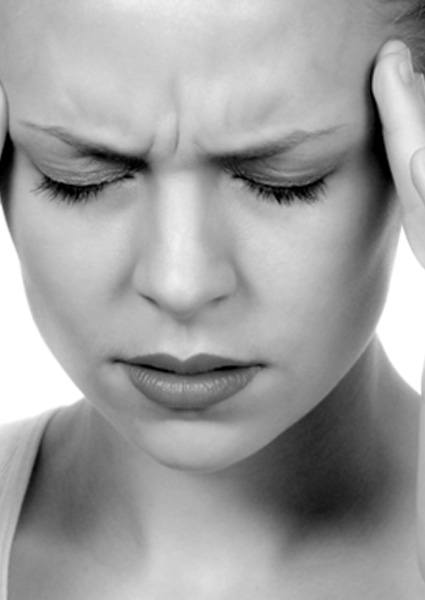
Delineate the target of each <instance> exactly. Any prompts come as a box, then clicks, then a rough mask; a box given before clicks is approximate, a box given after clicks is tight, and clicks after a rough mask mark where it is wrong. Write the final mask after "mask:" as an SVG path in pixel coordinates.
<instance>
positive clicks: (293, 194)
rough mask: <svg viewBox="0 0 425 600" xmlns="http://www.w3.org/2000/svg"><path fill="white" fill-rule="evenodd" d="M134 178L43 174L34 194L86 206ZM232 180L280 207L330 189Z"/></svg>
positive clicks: (322, 184)
mask: <svg viewBox="0 0 425 600" xmlns="http://www.w3.org/2000/svg"><path fill="white" fill-rule="evenodd" d="M133 176H134V175H132V174H127V175H124V176H123V177H120V178H119V179H115V180H112V181H104V182H101V183H96V184H90V185H74V184H70V183H63V182H61V181H55V180H54V179H51V178H50V177H47V175H44V174H43V175H42V181H41V183H40V184H39V185H38V186H37V187H36V188H35V190H33V192H34V193H46V194H47V195H48V197H49V198H50V199H51V200H57V201H59V202H65V203H66V204H70V205H74V204H86V203H87V202H90V201H91V200H95V199H96V198H98V196H99V195H100V193H101V192H102V191H103V190H104V189H105V188H106V187H107V186H109V185H113V184H117V183H120V182H122V181H124V180H126V179H132V178H133ZM231 177H232V178H233V179H237V180H240V181H242V183H243V185H245V186H246V187H247V188H248V189H249V190H250V191H252V192H254V194H255V195H256V196H257V197H258V198H260V199H261V200H264V201H266V202H272V203H277V204H279V205H290V204H293V203H295V202H297V201H298V202H303V203H306V204H313V203H314V202H317V201H318V200H319V196H320V195H321V194H322V193H323V192H324V191H325V189H326V178H325V177H321V178H320V179H318V180H316V181H313V182H311V183H308V184H306V185H294V186H286V187H285V186H273V185H267V184H264V183H260V182H258V181H254V180H253V179H249V178H247V177H245V176H244V175H241V174H239V173H232V174H231Z"/></svg>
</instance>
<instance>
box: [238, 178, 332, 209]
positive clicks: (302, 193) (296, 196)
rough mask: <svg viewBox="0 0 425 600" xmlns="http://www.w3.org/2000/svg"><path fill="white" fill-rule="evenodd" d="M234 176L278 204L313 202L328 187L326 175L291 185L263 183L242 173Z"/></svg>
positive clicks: (263, 196) (260, 195) (256, 192)
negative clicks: (305, 182) (301, 183)
mask: <svg viewBox="0 0 425 600" xmlns="http://www.w3.org/2000/svg"><path fill="white" fill-rule="evenodd" d="M232 178H233V179H237V180H240V181H242V183H243V184H244V186H246V187H247V188H248V189H249V190H250V191H252V192H254V193H255V194H256V195H257V196H258V197H260V198H263V199H265V200H267V201H268V202H277V203H278V204H286V205H288V204H293V203H294V202H297V201H300V202H305V203H306V204H313V203H314V202H317V201H318V200H319V198H320V196H321V195H322V194H323V193H324V192H325V190H326V187H327V184H326V177H325V176H324V177H321V178H319V179H317V180H316V181H312V182H309V183H307V184H303V185H291V186H280V185H270V184H266V183H262V182H259V181H256V180H255V179H251V178H250V177H247V176H246V175H243V174H241V173H232Z"/></svg>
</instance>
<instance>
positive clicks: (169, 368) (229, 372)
mask: <svg viewBox="0 0 425 600" xmlns="http://www.w3.org/2000/svg"><path fill="white" fill-rule="evenodd" d="M123 366H124V369H125V371H126V372H127V375H128V377H129V379H130V381H131V383H132V384H133V386H134V387H135V388H136V389H137V390H138V391H139V392H141V393H142V394H143V395H144V396H145V397H147V398H148V399H149V400H151V401H152V402H154V403H156V404H158V405H160V406H161V407H163V408H166V409H168V410H173V411H202V410H206V409H208V408H210V407H212V406H214V405H216V404H218V403H220V402H223V401H224V400H227V399H228V398H231V397H232V396H234V395H235V394H237V393H238V392H239V391H241V390H242V389H244V388H245V387H247V386H248V385H249V384H250V383H251V381H252V380H253V379H254V377H255V376H256V375H257V373H258V372H259V371H261V370H262V368H263V366H264V365H260V364H253V363H246V362H241V361H236V360H234V359H229V358H227V357H220V356H214V355H210V354H198V355H196V356H193V357H191V358H190V359H188V360H186V361H180V360H179V359H176V358H175V357H173V356H170V355H164V354H155V355H148V356H143V357H135V359H131V361H129V362H127V363H123Z"/></svg>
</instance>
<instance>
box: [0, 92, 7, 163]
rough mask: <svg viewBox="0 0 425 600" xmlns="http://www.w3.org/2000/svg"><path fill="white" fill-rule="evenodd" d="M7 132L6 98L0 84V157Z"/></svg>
mask: <svg viewBox="0 0 425 600" xmlns="http://www.w3.org/2000/svg"><path fill="white" fill-rule="evenodd" d="M6 131H7V106H6V96H5V94H4V91H3V88H2V87H1V84H0V156H1V154H2V152H3V146H4V140H5V139H6Z"/></svg>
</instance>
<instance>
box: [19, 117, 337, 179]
mask: <svg viewBox="0 0 425 600" xmlns="http://www.w3.org/2000/svg"><path fill="white" fill-rule="evenodd" d="M23 125H25V126H26V127H29V128H30V129H33V130H35V131H39V132H42V133H46V134H48V135H50V136H53V137H56V138H58V139H59V140H61V141H62V142H64V143H66V144H68V145H70V146H72V147H73V148H74V149H76V150H77V151H78V153H79V154H80V155H81V156H82V157H87V158H93V159H97V160H100V161H104V162H109V163H114V164H117V165H121V166H124V167H126V168H128V169H131V170H137V169H141V168H146V167H147V166H148V152H146V153H142V154H140V155H139V154H132V153H125V152H124V153H123V152H121V151H119V150H117V149H116V148H113V147H110V146H107V145H104V144H98V143H93V142H91V141H88V140H86V139H84V138H83V137H79V136H77V135H75V134H74V133H72V132H70V131H68V130H66V129H64V128H63V127H58V126H45V125H39V124H36V123H32V122H30V121H24V122H23ZM346 126H347V125H346V124H340V125H335V126H333V127H328V128H324V129H318V130H315V131H306V130H303V129H297V130H295V131H292V132H290V133H289V134H286V135H285V136H284V137H283V138H278V139H272V140H268V141H266V142H262V143H259V144H253V145H250V146H249V147H243V148H240V149H237V150H223V151H220V152H218V153H217V152H216V153H213V154H212V155H211V154H210V156H212V157H213V158H214V159H215V160H216V161H229V160H230V161H235V162H245V161H253V160H260V159H265V158H270V157H272V156H277V155H278V154H282V153H286V152H289V151H290V150H293V149H295V148H296V147H298V146H300V145H301V144H304V143H306V142H312V141H318V140H321V139H323V138H325V137H328V136H329V135H331V134H333V133H335V131H337V130H339V129H342V128H343V127H346Z"/></svg>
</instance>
